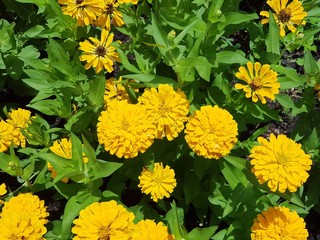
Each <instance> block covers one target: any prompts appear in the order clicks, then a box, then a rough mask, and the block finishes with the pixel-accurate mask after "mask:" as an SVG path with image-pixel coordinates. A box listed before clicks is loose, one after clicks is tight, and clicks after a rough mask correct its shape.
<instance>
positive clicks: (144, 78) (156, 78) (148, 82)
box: [122, 73, 177, 87]
mask: <svg viewBox="0 0 320 240" xmlns="http://www.w3.org/2000/svg"><path fill="white" fill-rule="evenodd" d="M122 77H123V78H128V79H134V80H137V81H140V82H143V83H145V86H147V87H157V86H158V84H170V85H173V86H177V82H176V81H174V80H173V79H172V78H167V77H162V76H160V75H154V74H150V73H140V74H127V75H123V76H122Z"/></svg>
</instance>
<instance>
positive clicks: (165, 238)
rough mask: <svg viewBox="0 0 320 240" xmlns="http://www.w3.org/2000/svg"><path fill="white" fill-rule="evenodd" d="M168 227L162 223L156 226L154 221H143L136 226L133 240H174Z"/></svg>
mask: <svg viewBox="0 0 320 240" xmlns="http://www.w3.org/2000/svg"><path fill="white" fill-rule="evenodd" d="M173 239H174V237H173V235H172V234H170V233H169V232H168V228H167V226H165V225H164V224H163V223H162V222H159V223H158V224H156V223H155V222H154V220H150V219H146V220H141V221H140V222H138V223H137V224H136V225H135V226H134V231H133V234H132V238H131V240H173Z"/></svg>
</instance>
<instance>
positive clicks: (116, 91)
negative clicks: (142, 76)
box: [103, 77, 131, 109]
mask: <svg viewBox="0 0 320 240" xmlns="http://www.w3.org/2000/svg"><path fill="white" fill-rule="evenodd" d="M120 82H122V77H119V80H117V81H116V80H115V79H114V78H109V79H108V80H107V81H106V87H105V91H104V97H103V98H104V106H105V109H106V108H107V106H108V105H109V104H110V102H111V101H115V100H116V101H121V100H125V101H127V102H128V103H130V102H131V101H130V98H129V94H128V93H127V90H126V88H125V87H124V86H123V85H122V84H121V83H120Z"/></svg>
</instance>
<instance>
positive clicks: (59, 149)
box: [47, 138, 89, 183]
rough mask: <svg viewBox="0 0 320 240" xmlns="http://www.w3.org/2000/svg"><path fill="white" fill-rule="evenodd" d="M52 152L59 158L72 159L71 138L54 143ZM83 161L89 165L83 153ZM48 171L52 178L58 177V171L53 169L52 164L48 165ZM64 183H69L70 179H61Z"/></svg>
mask: <svg viewBox="0 0 320 240" xmlns="http://www.w3.org/2000/svg"><path fill="white" fill-rule="evenodd" d="M50 150H51V152H53V153H54V154H56V155H58V156H59V157H62V158H66V159H72V142H71V139H70V138H69V139H68V138H62V139H61V140H56V141H54V142H53V145H52V146H51V147H50ZM82 161H83V162H84V163H88V161H89V159H88V158H87V157H86V156H85V154H84V153H82ZM47 165H48V170H49V171H50V172H51V178H55V177H56V176H57V171H56V170H55V169H54V168H53V166H52V164H51V163H49V162H48V163H47ZM61 181H62V182H64V183H67V182H68V181H69V178H67V177H65V178H62V179H61Z"/></svg>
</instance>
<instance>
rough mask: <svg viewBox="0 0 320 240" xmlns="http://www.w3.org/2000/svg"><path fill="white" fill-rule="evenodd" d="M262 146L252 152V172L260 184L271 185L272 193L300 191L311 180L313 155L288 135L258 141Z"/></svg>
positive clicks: (260, 138)
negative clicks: (307, 152)
mask: <svg viewBox="0 0 320 240" xmlns="http://www.w3.org/2000/svg"><path fill="white" fill-rule="evenodd" d="M258 142H259V144H260V145H259V146H255V147H253V148H252V150H251V154H250V155H249V157H250V158H251V159H252V160H251V165H252V166H253V167H252V169H251V170H252V172H253V173H254V175H256V177H257V178H258V181H259V183H260V184H263V183H265V182H268V187H269V188H270V190H271V191H272V192H275V191H277V190H278V191H279V192H282V193H283V192H285V191H286V190H287V189H288V190H289V191H290V192H295V191H297V188H298V187H300V186H301V185H302V184H303V183H304V182H305V181H306V180H307V178H308V177H309V174H308V173H307V171H308V170H310V169H311V164H312V161H311V159H310V155H308V154H306V153H305V152H304V151H303V150H302V149H301V144H298V143H296V142H295V141H293V140H291V139H289V138H287V137H286V136H285V135H279V136H278V137H276V136H275V135H274V134H271V135H270V141H268V140H267V139H265V138H263V137H259V138H258Z"/></svg>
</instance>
